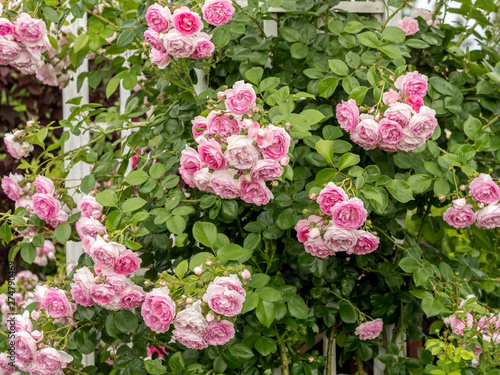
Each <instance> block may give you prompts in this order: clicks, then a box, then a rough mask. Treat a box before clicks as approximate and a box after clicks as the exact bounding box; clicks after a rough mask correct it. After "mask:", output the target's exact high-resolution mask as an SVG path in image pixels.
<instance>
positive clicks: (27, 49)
mask: <svg viewBox="0 0 500 375" xmlns="http://www.w3.org/2000/svg"><path fill="white" fill-rule="evenodd" d="M49 45H50V43H49V39H48V37H47V27H46V25H45V22H44V21H43V20H39V19H34V18H32V17H31V16H30V15H29V14H28V13H21V14H20V15H19V16H18V17H17V18H16V19H15V21H14V22H13V23H12V22H11V21H9V20H8V19H7V18H0V65H10V66H13V67H15V68H18V69H21V70H23V71H25V72H26V73H28V74H33V73H35V71H36V66H37V64H38V62H39V61H40V60H41V54H42V53H43V52H45V51H46V50H47V48H48V47H49Z"/></svg>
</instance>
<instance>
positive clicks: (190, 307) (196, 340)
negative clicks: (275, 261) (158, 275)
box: [142, 271, 250, 349]
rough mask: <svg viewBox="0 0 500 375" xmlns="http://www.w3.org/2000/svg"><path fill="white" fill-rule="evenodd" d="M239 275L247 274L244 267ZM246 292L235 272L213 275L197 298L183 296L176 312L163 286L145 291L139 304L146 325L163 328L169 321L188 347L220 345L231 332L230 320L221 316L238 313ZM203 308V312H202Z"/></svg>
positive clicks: (228, 339) (174, 304)
mask: <svg viewBox="0 0 500 375" xmlns="http://www.w3.org/2000/svg"><path fill="white" fill-rule="evenodd" d="M242 277H245V278H250V274H249V272H248V271H246V273H245V271H244V272H242ZM245 297H246V292H245V290H244V289H243V284H242V283H241V281H240V279H239V278H238V276H237V275H235V274H231V275H229V276H217V277H216V278H215V279H214V280H213V281H212V282H211V283H210V284H209V285H208V287H207V289H206V291H205V293H204V294H203V296H202V299H201V300H197V301H195V302H193V299H192V298H191V297H188V298H187V299H186V300H185V303H186V305H185V307H184V308H183V309H181V311H179V312H177V313H176V307H177V306H178V305H179V304H180V303H182V302H180V301H179V302H177V304H176V303H175V302H174V301H173V300H172V298H171V297H170V290H169V288H168V287H167V286H163V287H160V288H156V289H154V290H153V291H151V292H150V293H148V294H147V296H146V300H145V302H144V304H143V305H142V316H143V318H144V322H145V323H146V325H147V326H148V327H149V328H151V329H152V330H153V331H155V332H158V333H163V332H166V331H168V330H169V329H170V325H171V324H173V326H174V330H173V332H172V335H173V338H174V339H175V340H177V341H178V342H180V343H181V344H183V345H184V346H186V347H188V348H191V349H204V348H207V347H208V345H224V344H226V343H227V342H229V341H230V340H231V339H232V338H233V337H234V334H235V329H234V324H233V323H232V322H231V321H229V320H227V319H224V317H228V318H232V317H235V316H236V315H238V314H240V313H241V310H242V308H243V303H244V302H245ZM204 311H205V313H204Z"/></svg>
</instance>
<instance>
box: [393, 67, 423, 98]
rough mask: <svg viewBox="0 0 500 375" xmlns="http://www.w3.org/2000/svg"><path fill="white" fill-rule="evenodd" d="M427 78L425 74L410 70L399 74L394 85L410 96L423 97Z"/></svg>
mask: <svg viewBox="0 0 500 375" xmlns="http://www.w3.org/2000/svg"><path fill="white" fill-rule="evenodd" d="M428 80H429V78H427V76H425V75H423V74H420V73H419V72H411V73H407V74H405V75H403V76H399V77H398V79H397V80H396V82H395V83H394V85H395V86H396V88H397V89H398V90H401V91H403V92H404V93H405V94H406V96H409V97H410V98H412V97H415V96H420V97H421V98H423V97H424V96H425V95H426V94H427V85H428Z"/></svg>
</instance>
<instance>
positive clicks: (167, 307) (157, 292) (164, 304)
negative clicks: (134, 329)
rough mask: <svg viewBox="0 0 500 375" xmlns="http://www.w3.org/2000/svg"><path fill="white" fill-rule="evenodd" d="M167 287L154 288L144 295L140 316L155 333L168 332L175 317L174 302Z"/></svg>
mask: <svg viewBox="0 0 500 375" xmlns="http://www.w3.org/2000/svg"><path fill="white" fill-rule="evenodd" d="M169 293H170V290H169V289H168V287H163V288H156V289H154V290H153V291H151V292H149V293H148V294H147V295H146V299H145V301H144V304H143V305H142V309H141V314H142V317H143V318H144V322H145V323H146V325H147V326H148V327H149V328H151V330H153V331H155V332H156V333H163V332H166V331H168V330H169V328H170V323H172V321H173V320H174V317H175V302H174V301H172V298H170V296H169Z"/></svg>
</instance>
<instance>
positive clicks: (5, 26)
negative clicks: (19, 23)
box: [0, 18, 15, 36]
mask: <svg viewBox="0 0 500 375" xmlns="http://www.w3.org/2000/svg"><path fill="white" fill-rule="evenodd" d="M14 31H15V27H14V25H13V24H12V22H10V21H9V20H8V19H7V18H0V36H5V35H12V34H13V33H14Z"/></svg>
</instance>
